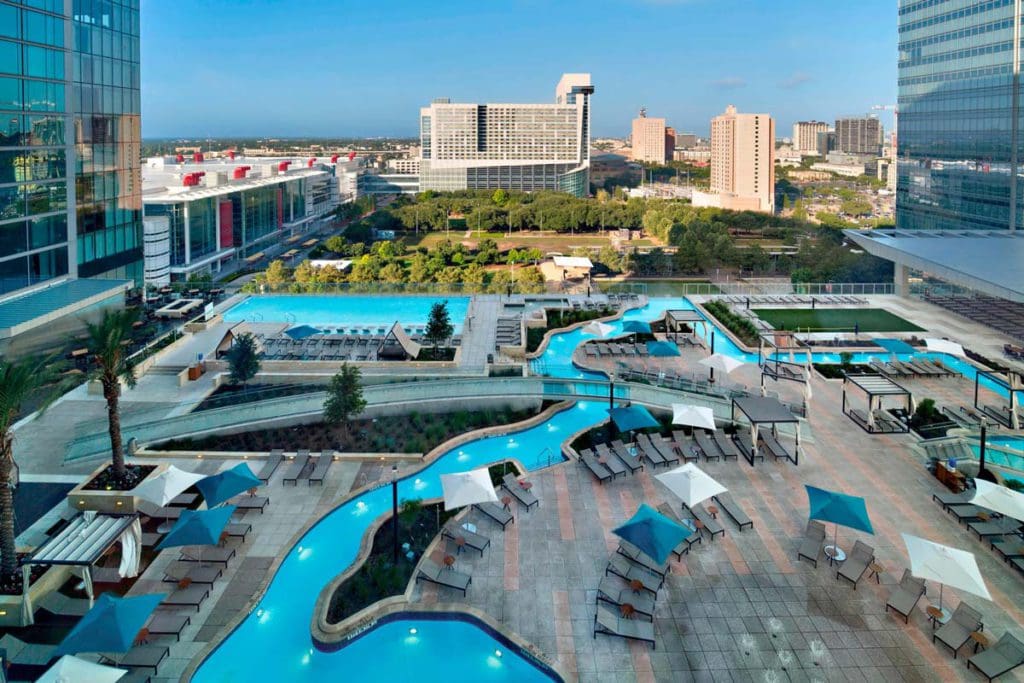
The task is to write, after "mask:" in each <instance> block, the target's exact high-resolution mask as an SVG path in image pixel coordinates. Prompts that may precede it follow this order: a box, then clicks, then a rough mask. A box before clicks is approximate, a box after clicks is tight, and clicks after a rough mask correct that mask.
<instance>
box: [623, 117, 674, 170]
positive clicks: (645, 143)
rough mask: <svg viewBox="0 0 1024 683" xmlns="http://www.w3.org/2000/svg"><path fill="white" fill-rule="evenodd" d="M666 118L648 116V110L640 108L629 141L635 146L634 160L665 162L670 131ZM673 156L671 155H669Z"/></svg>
mask: <svg viewBox="0 0 1024 683" xmlns="http://www.w3.org/2000/svg"><path fill="white" fill-rule="evenodd" d="M669 130H671V129H670V128H667V127H666V126H665V119H660V118H652V117H649V116H647V110H646V109H644V108H643V107H641V108H640V114H639V115H638V116H637V117H636V118H635V119H633V128H632V133H631V134H630V136H629V142H630V144H631V145H632V148H633V161H645V162H647V163H652V164H663V163H665V158H666V154H665V153H666V148H667V147H668V131H669ZM672 148H673V149H675V131H674V130H673V131H672ZM669 158H671V157H669Z"/></svg>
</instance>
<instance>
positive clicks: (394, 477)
mask: <svg viewBox="0 0 1024 683" xmlns="http://www.w3.org/2000/svg"><path fill="white" fill-rule="evenodd" d="M391 523H392V527H391V528H392V529H393V530H394V532H395V533H394V556H393V558H394V563H395V565H397V564H398V465H392V466H391Z"/></svg>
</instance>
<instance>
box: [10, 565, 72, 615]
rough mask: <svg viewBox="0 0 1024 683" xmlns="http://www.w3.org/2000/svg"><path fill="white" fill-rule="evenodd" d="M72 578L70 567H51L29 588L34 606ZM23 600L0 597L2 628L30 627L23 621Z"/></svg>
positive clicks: (12, 597)
mask: <svg viewBox="0 0 1024 683" xmlns="http://www.w3.org/2000/svg"><path fill="white" fill-rule="evenodd" d="M70 577H71V568H70V567H68V566H54V567H50V568H49V569H48V570H46V573H45V574H43V575H42V576H40V577H39V578H38V579H37V580H36V582H35V583H33V584H32V585H31V586H29V589H28V594H29V598H30V599H31V600H32V604H33V605H35V606H36V607H38V606H39V602H40V600H42V599H43V598H44V597H46V596H47V595H49V594H50V593H53V592H54V591H56V590H57V589H58V588H60V587H61V586H62V585H63V584H64V582H65V581H67V580H68V579H69V578H70ZM22 600H23V598H22V596H20V595H0V627H6V628H17V627H20V626H27V625H28V624H26V623H24V622H23V621H22V619H21V604H22Z"/></svg>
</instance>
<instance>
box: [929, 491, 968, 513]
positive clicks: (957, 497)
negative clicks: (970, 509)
mask: <svg viewBox="0 0 1024 683" xmlns="http://www.w3.org/2000/svg"><path fill="white" fill-rule="evenodd" d="M973 497H974V491H965V492H963V493H952V492H951V491H939V492H938V493H933V494H932V500H934V501H936V502H937V503H938V504H939V505H941V506H942V509H943V510H945V511H947V512H948V511H949V506H950V505H966V504H968V503H969V502H970V500H971V498H973Z"/></svg>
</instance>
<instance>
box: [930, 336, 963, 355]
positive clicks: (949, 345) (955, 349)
mask: <svg viewBox="0 0 1024 683" xmlns="http://www.w3.org/2000/svg"><path fill="white" fill-rule="evenodd" d="M924 343H925V346H926V347H927V348H928V350H929V351H934V352H935V353H948V354H949V355H951V356H960V357H964V356H966V355H967V354H965V353H964V347H962V346H960V345H959V344H957V343H956V342H952V341H949V340H948V339H925V340H924Z"/></svg>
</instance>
